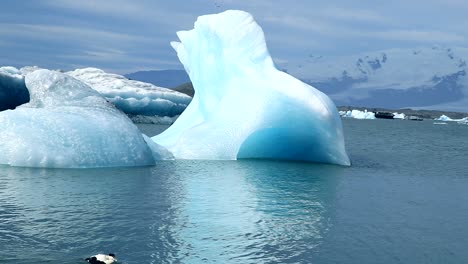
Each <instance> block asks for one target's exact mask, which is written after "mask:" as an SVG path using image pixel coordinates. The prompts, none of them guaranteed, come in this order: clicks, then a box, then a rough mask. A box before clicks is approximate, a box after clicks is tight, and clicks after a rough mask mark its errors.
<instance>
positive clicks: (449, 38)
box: [369, 30, 466, 43]
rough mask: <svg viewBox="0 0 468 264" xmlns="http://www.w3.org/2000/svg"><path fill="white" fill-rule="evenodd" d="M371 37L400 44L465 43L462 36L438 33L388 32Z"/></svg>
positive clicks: (416, 31)
mask: <svg viewBox="0 0 468 264" xmlns="http://www.w3.org/2000/svg"><path fill="white" fill-rule="evenodd" d="M372 35H375V36H376V37H377V38H380V39H387V40H396V41H402V42H426V43H454V42H464V41H466V38H465V37H464V36H461V35H458V34H455V33H450V32H440V31H419V30H390V31H383V32H376V33H373V34H371V35H370V36H372ZM370 36H369V37H370Z"/></svg>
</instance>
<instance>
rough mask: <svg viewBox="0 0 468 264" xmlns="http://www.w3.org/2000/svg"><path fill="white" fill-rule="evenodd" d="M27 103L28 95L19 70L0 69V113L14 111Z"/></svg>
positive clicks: (11, 68)
mask: <svg viewBox="0 0 468 264" xmlns="http://www.w3.org/2000/svg"><path fill="white" fill-rule="evenodd" d="M28 101H29V93H28V89H27V88H26V85H25V84H24V77H23V75H22V74H21V72H20V70H18V69H16V68H14V67H0V111H3V110H6V109H14V108H15V107H17V106H18V105H21V104H24V103H27V102H28Z"/></svg>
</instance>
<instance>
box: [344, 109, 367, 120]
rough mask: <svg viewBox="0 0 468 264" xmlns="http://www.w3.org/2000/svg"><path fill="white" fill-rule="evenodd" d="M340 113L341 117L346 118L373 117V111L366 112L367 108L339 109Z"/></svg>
mask: <svg viewBox="0 0 468 264" xmlns="http://www.w3.org/2000/svg"><path fill="white" fill-rule="evenodd" d="M340 115H341V116H342V117H347V118H354V119H375V113H374V112H368V111H367V109H365V110H364V111H360V110H356V109H353V110H348V111H340Z"/></svg>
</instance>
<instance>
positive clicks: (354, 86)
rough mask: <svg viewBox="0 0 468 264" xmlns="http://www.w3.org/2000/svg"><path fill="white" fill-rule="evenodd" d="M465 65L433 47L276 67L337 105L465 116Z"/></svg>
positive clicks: (168, 76)
mask: <svg viewBox="0 0 468 264" xmlns="http://www.w3.org/2000/svg"><path fill="white" fill-rule="evenodd" d="M467 61H468V48H447V47H440V46H434V47H422V48H414V49H389V50H381V51H376V52H370V53H365V54H357V55H347V56H335V57H326V56H317V55H313V54H310V55H308V56H307V57H306V58H303V59H301V60H296V61H288V62H281V63H277V66H278V68H280V69H283V70H284V71H286V72H288V73H289V74H291V75H293V76H295V77H297V78H299V79H301V80H302V81H304V82H306V83H309V84H311V85H312V86H314V87H315V88H317V89H319V90H321V91H323V92H324V93H326V94H328V95H329V96H330V97H331V98H332V99H333V100H334V101H335V103H336V104H337V105H347V106H365V107H385V108H393V109H395V108H408V107H409V108H414V109H439V110H448V111H460V112H468V75H467V73H468V66H467ZM126 76H127V77H129V78H132V79H137V80H141V81H145V82H150V83H153V84H155V85H159V86H165V87H171V88H173V87H176V86H178V85H181V84H184V83H187V82H189V81H190V79H189V78H188V76H187V74H186V73H185V71H183V70H171V71H147V72H136V73H132V74H128V75H126ZM285 89H287V87H285Z"/></svg>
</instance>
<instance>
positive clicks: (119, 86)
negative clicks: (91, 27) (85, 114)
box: [67, 68, 192, 117]
mask: <svg viewBox="0 0 468 264" xmlns="http://www.w3.org/2000/svg"><path fill="white" fill-rule="evenodd" d="M67 74H68V75H70V76H73V77H75V78H77V79H78V80H80V81H82V82H84V83H86V84H88V85H89V86H91V87H92V88H93V89H95V90H96V91H98V92H99V93H101V94H102V95H103V96H104V97H106V98H107V99H108V100H109V101H111V102H112V103H113V104H115V106H116V107H117V108H119V109H121V110H122V111H124V112H125V113H127V114H132V115H147V116H151V115H158V116H170V117H172V116H176V115H179V114H181V113H182V112H183V111H184V110H185V108H186V107H187V105H188V104H189V103H190V101H191V100H192V98H191V97H190V96H188V95H185V94H182V93H179V92H176V91H173V90H170V89H166V88H162V87H158V86H155V85H152V84H149V83H144V82H139V81H134V80H129V79H127V78H125V77H124V76H121V75H118V74H111V73H106V72H104V71H103V70H100V69H96V68H85V69H76V70H74V71H71V72H67Z"/></svg>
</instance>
